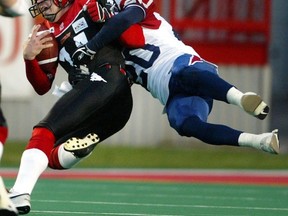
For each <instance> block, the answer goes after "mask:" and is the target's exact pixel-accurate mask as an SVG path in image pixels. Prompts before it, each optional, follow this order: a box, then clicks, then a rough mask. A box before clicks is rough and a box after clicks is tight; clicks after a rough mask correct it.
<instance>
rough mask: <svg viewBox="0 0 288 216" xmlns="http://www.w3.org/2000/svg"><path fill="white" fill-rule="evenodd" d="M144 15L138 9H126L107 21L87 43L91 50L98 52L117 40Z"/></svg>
mask: <svg viewBox="0 0 288 216" xmlns="http://www.w3.org/2000/svg"><path fill="white" fill-rule="evenodd" d="M144 18H145V13H144V12H143V10H142V9H141V8H140V7H132V6H131V7H128V8H127V9H125V10H123V11H121V12H120V13H119V14H117V15H115V16H113V17H112V18H110V19H108V20H107V21H106V22H105V24H104V25H103V27H102V29H101V30H100V31H99V32H98V33H97V34H96V35H95V36H94V37H93V38H92V39H91V40H90V41H89V42H88V43H87V47H88V48H89V49H91V50H94V51H98V50H100V49H101V48H102V47H104V46H105V45H107V44H109V43H110V42H112V41H113V40H116V39H118V38H119V37H120V36H121V34H122V33H123V32H125V31H126V30H127V29H128V28H129V27H130V26H132V25H133V24H136V23H139V22H141V21H142V20H143V19H144Z"/></svg>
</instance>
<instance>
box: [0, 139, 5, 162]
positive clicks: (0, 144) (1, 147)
mask: <svg viewBox="0 0 288 216" xmlns="http://www.w3.org/2000/svg"><path fill="white" fill-rule="evenodd" d="M3 149H4V145H3V143H2V142H0V161H1V158H2V155H3Z"/></svg>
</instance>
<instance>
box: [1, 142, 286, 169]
mask: <svg viewBox="0 0 288 216" xmlns="http://www.w3.org/2000/svg"><path fill="white" fill-rule="evenodd" d="M25 146H26V144H25V142H11V141H10V142H7V144H6V145H5V150H4V155H3V158H2V162H1V166H2V167H18V166H19V162H20V157H21V153H22V152H23V150H24V149H25ZM287 156H288V155H287V154H280V155H271V154H267V153H264V152H261V151H257V150H254V149H248V148H235V147H224V146H219V147H215V146H208V145H202V146H201V147H199V146H198V145H193V144H192V145H191V147H189V148H187V147H185V148H184V147H181V148H176V147H173V146H159V147H146V148H145V147H127V146H126V147H124V146H113V147H111V146H107V145H105V144H104V143H102V144H100V145H98V146H97V147H96V149H95V150H94V152H93V154H92V155H91V156H90V157H89V158H87V159H85V160H84V161H82V162H81V163H80V164H78V165H77V167H78V168H200V169H205V168H207V169H214V168H220V169H225V168H229V169H288V157H287Z"/></svg>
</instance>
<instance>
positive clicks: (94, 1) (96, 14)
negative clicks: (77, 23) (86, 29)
mask: <svg viewBox="0 0 288 216" xmlns="http://www.w3.org/2000/svg"><path fill="white" fill-rule="evenodd" d="M86 7H87V11H88V14H89V16H90V17H91V19H92V20H93V21H94V22H105V20H106V19H108V18H110V17H111V16H112V13H111V12H109V10H108V9H107V8H106V7H102V6H101V5H100V4H99V3H98V0H91V1H89V2H88V3H87V5H86Z"/></svg>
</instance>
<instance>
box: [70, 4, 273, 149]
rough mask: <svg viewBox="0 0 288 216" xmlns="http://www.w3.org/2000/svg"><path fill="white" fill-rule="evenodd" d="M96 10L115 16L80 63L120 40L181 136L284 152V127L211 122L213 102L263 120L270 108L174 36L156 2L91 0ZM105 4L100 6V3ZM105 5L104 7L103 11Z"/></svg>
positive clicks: (135, 72)
mask: <svg viewBox="0 0 288 216" xmlns="http://www.w3.org/2000/svg"><path fill="white" fill-rule="evenodd" d="M91 1H94V2H95V4H94V5H95V6H94V7H88V11H90V14H93V11H94V14H95V18H96V19H97V11H101V10H102V7H101V4H102V6H103V7H106V9H108V10H112V11H113V13H114V14H115V15H114V16H113V17H112V18H108V20H107V21H106V22H105V25H104V26H103V28H102V29H101V31H100V32H99V33H97V34H96V35H95V36H94V38H92V40H90V41H88V43H87V44H86V45H85V46H83V47H81V52H78V51H76V52H75V55H74V61H75V62H77V63H87V61H89V59H90V58H91V56H90V55H86V54H85V53H97V51H98V50H99V49H100V48H101V47H103V46H104V45H105V44H107V43H108V42H110V41H112V40H114V39H116V38H119V39H120V42H121V43H122V44H123V45H124V46H125V49H124V50H123V55H124V57H125V61H126V69H127V70H128V71H129V72H130V73H131V75H132V77H133V81H134V82H135V83H138V84H140V85H142V86H143V87H144V88H146V89H147V90H148V91H150V92H151V94H152V95H153V96H154V97H156V98H157V99H159V101H160V102H161V103H162V104H163V105H164V106H165V108H166V112H167V116H168V120H169V123H170V125H171V127H173V128H174V129H175V130H176V131H177V132H178V133H179V134H180V135H182V136H187V137H195V138H198V139H200V140H202V141H203V142H205V143H209V144H212V145H231V146H247V147H253V148H256V149H261V150H263V151H265V152H269V153H273V154H278V153H279V140H278V136H277V132H278V130H274V131H272V132H270V133H263V134H251V133H246V132H244V131H239V130H235V129H233V128H230V127H228V126H225V125H219V124H211V123H208V122H207V118H208V115H209V113H210V112H211V109H212V106H213V100H219V101H223V102H226V103H228V104H233V105H236V106H238V107H240V108H241V109H243V110H244V111H246V112H247V113H249V114H251V115H253V116H255V117H256V118H259V119H264V118H265V117H266V116H267V114H268V112H269V107H268V106H267V104H266V103H265V102H264V101H263V100H262V99H261V97H260V96H259V95H257V94H255V93H252V92H247V93H242V92H241V91H240V90H238V89H237V88H236V87H235V86H233V85H232V84H230V83H228V82H226V81H225V80H223V79H222V78H220V77H219V75H218V69H217V66H216V65H214V64H212V63H209V62H207V61H205V60H204V59H203V58H201V57H200V56H199V55H198V54H197V53H196V52H195V50H194V49H193V48H192V47H190V46H187V45H185V44H184V43H183V42H182V41H181V40H179V39H178V38H177V36H176V35H175V34H174V31H173V29H172V26H171V25H170V24H169V23H168V22H166V21H165V19H164V18H163V17H161V16H160V15H159V14H158V13H156V12H155V4H154V2H153V0H106V1H105V0H98V1H97V0H91ZM99 4H100V5H99ZM99 8H100V9H99Z"/></svg>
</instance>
